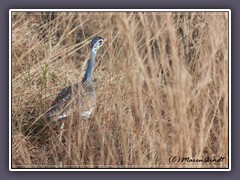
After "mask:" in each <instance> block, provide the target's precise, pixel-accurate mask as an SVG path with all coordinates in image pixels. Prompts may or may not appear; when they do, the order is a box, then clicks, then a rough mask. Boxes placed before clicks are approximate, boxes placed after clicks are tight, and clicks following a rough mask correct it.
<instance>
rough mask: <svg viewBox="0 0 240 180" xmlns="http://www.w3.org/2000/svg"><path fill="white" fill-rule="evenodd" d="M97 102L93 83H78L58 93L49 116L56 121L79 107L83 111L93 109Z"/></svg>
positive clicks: (52, 120)
mask: <svg viewBox="0 0 240 180" xmlns="http://www.w3.org/2000/svg"><path fill="white" fill-rule="evenodd" d="M95 104H96V93H95V90H94V87H93V86H92V84H85V85H83V84H79V83H76V84H74V85H73V86H68V87H65V88H64V89H63V90H62V91H61V92H60V93H59V94H58V95H57V97H56V98H55V100H54V101H53V103H52V106H51V109H50V110H49V112H48V115H47V116H48V119H49V120H51V122H56V121H57V120H59V119H61V118H63V117H66V116H69V115H70V114H71V113H73V112H74V111H76V110H77V109H80V110H81V112H83V113H84V112H86V111H91V110H92V109H93V108H94V106H95ZM83 118H84V117H83ZM86 118H88V117H86Z"/></svg>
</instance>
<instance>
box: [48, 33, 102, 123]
mask: <svg viewBox="0 0 240 180" xmlns="http://www.w3.org/2000/svg"><path fill="white" fill-rule="evenodd" d="M102 44H103V38H101V37H95V38H94V39H93V40H92V41H91V55H90V59H89V60H88V67H87V70H86V73H85V76H84V78H83V80H82V81H81V82H79V83H75V84H73V85H72V86H67V87H65V88H64V89H62V90H61V91H60V93H59V94H58V95H57V97H56V98H55V100H54V101H53V103H52V105H51V109H50V110H49V111H48V113H47V118H48V120H49V121H50V122H56V121H57V120H59V119H62V118H65V117H67V116H69V115H70V114H72V113H73V112H75V111H77V110H79V111H80V112H81V114H82V117H83V119H88V118H89V117H90V115H91V113H92V111H93V109H94V107H95V105H96V93H95V89H94V87H93V84H92V72H93V68H94V63H95V58H96V53H97V50H98V49H99V48H100V47H101V46H102Z"/></svg>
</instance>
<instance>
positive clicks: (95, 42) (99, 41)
mask: <svg viewBox="0 0 240 180" xmlns="http://www.w3.org/2000/svg"><path fill="white" fill-rule="evenodd" d="M103 42H104V39H103V38H102V37H99V36H98V37H95V38H93V39H92V41H91V49H92V51H94V52H96V51H97V50H98V49H99V48H100V47H101V46H102V45H103Z"/></svg>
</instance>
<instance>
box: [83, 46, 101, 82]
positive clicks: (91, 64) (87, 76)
mask: <svg viewBox="0 0 240 180" xmlns="http://www.w3.org/2000/svg"><path fill="white" fill-rule="evenodd" d="M96 54H97V51H94V50H92V51H91V55H90V59H89V60H88V66H87V70H86V73H85V75H84V78H83V80H82V82H83V83H85V82H86V81H87V82H88V83H92V73H93V69H94V64H95V58H96Z"/></svg>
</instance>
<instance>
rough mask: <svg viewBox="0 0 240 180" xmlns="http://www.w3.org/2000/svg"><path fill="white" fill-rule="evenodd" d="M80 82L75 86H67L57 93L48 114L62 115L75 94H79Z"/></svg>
mask: <svg viewBox="0 0 240 180" xmlns="http://www.w3.org/2000/svg"><path fill="white" fill-rule="evenodd" d="M77 91H78V84H77V83H76V84H74V85H73V86H67V87H65V88H64V89H62V91H61V92H60V93H59V94H58V95H57V97H56V98H55V100H54V101H53V103H52V106H51V109H50V110H49V113H48V115H49V116H50V117H51V116H56V115H60V114H61V113H62V112H63V111H64V110H65V109H66V108H67V106H68V105H69V104H70V103H71V100H72V99H73V98H74V95H76V94H77Z"/></svg>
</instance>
